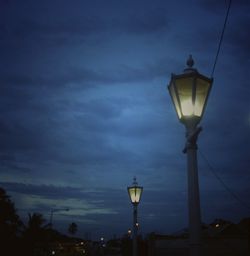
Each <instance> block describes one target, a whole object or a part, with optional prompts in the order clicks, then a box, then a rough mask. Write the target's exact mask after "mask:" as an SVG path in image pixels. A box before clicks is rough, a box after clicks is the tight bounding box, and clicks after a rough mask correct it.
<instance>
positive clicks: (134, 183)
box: [133, 176, 138, 186]
mask: <svg viewBox="0 0 250 256" xmlns="http://www.w3.org/2000/svg"><path fill="white" fill-rule="evenodd" d="M133 185H136V186H137V185H138V183H137V181H136V176H134V182H133Z"/></svg>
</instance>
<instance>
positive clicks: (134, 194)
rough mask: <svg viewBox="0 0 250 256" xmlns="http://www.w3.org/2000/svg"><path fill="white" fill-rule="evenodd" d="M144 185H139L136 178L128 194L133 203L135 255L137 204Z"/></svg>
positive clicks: (135, 247) (135, 246)
mask: <svg viewBox="0 0 250 256" xmlns="http://www.w3.org/2000/svg"><path fill="white" fill-rule="evenodd" d="M142 191H143V187H140V186H138V183H137V181H136V178H135V177H134V182H133V184H132V186H130V187H128V194H129V197H130V200H131V203H132V204H133V208H134V209H133V256H137V232H138V227H139V225H138V221H137V206H138V204H139V202H140V199H141V195H142Z"/></svg>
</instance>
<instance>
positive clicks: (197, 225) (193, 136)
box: [185, 126, 201, 256]
mask: <svg viewBox="0 0 250 256" xmlns="http://www.w3.org/2000/svg"><path fill="white" fill-rule="evenodd" d="M200 131H201V129H200V128H196V127H194V126H193V127H191V128H190V127H188V128H187V144H186V149H185V152H186V154H187V172H188V173H187V176H188V209H189V243H190V255H191V256H200V255H201V213H200V196H199V178H198V166H197V144H196V141H197V138H198V134H199V132H200Z"/></svg>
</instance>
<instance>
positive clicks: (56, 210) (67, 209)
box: [49, 208, 69, 229]
mask: <svg viewBox="0 0 250 256" xmlns="http://www.w3.org/2000/svg"><path fill="white" fill-rule="evenodd" d="M60 211H69V208H65V209H51V211H50V221H49V226H50V228H51V229H52V226H53V224H52V221H53V215H54V212H60Z"/></svg>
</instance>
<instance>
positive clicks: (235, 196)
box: [198, 150, 250, 210]
mask: <svg viewBox="0 0 250 256" xmlns="http://www.w3.org/2000/svg"><path fill="white" fill-rule="evenodd" d="M198 152H199V153H200V155H201V157H202V158H203V159H204V161H205V162H206V163H207V165H208V167H209V170H210V171H211V172H212V174H213V175H214V176H215V177H216V179H217V180H218V181H219V182H220V183H221V184H222V186H223V187H224V189H225V190H226V191H227V192H228V193H229V194H230V195H231V196H232V197H233V198H234V199H235V200H237V201H238V202H239V203H240V204H241V205H242V206H244V207H245V208H247V209H248V210H250V206H249V205H248V204H246V203H245V202H244V201H242V200H241V199H240V198H239V197H238V196H237V195H236V194H235V193H234V192H233V191H232V190H231V189H230V188H229V187H228V185H226V184H225V182H224V181H223V180H222V179H221V178H220V177H219V175H218V174H217V173H216V171H215V169H214V168H213V166H212V165H211V164H210V163H209V161H208V159H207V158H206V157H205V155H204V154H203V153H202V151H201V150H199V151H198Z"/></svg>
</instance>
